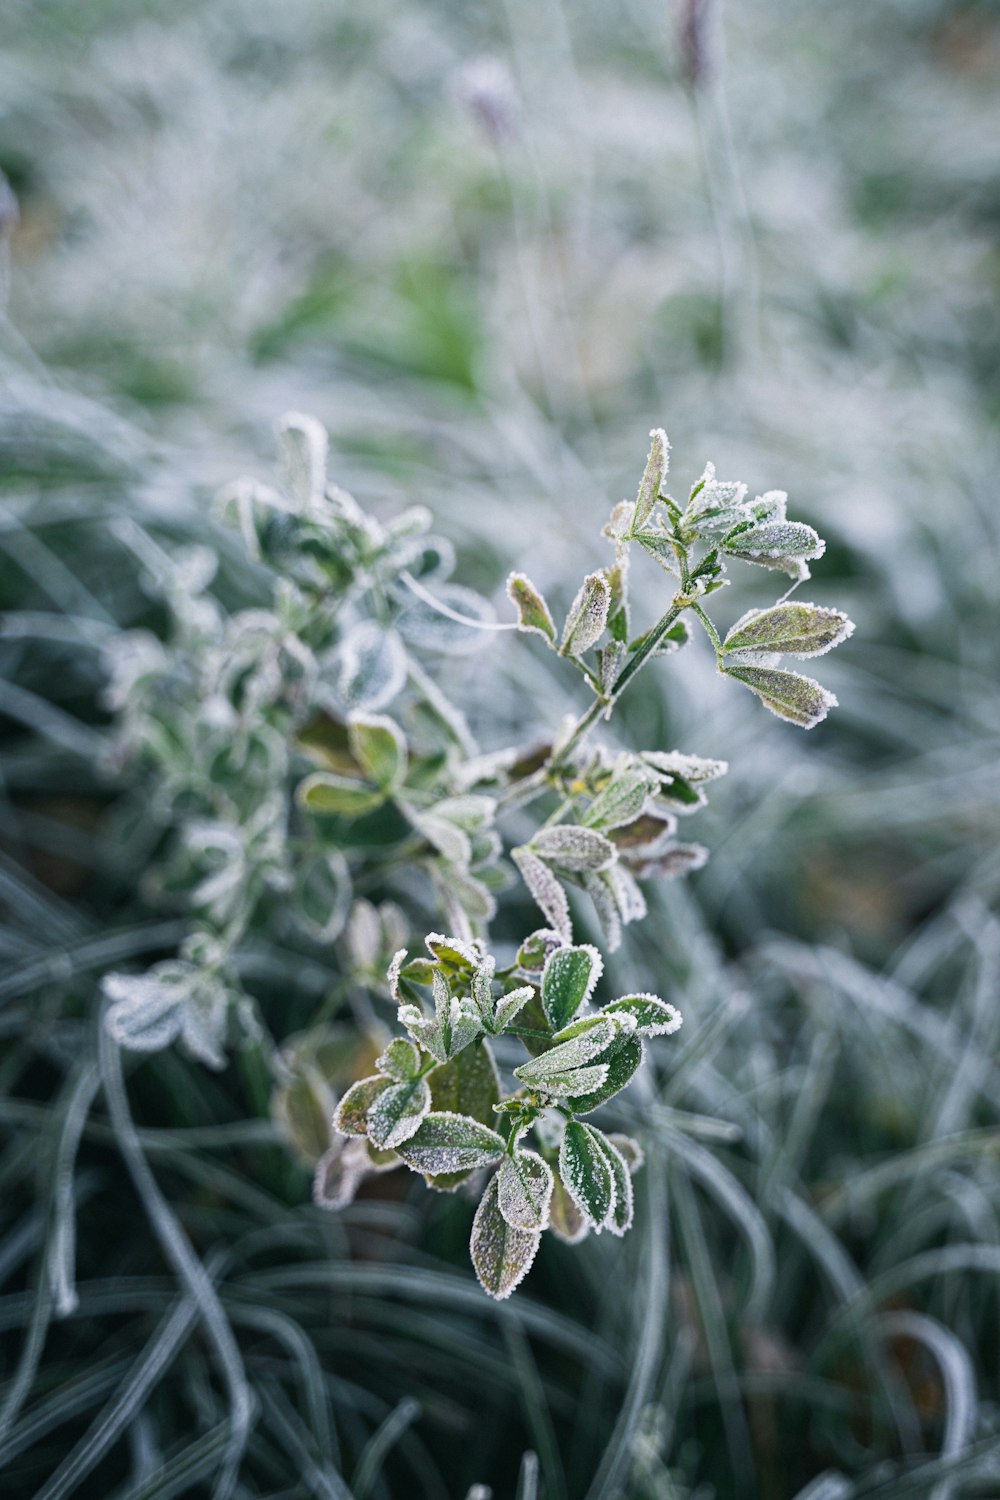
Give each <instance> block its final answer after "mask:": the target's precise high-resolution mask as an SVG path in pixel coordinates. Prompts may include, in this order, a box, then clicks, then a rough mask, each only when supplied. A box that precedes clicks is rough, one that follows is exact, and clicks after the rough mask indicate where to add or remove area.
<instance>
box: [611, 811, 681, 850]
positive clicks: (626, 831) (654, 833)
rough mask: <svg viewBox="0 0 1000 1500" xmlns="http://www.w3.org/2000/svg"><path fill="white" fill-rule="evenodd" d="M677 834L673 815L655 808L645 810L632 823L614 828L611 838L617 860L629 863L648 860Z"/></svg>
mask: <svg viewBox="0 0 1000 1500" xmlns="http://www.w3.org/2000/svg"><path fill="white" fill-rule="evenodd" d="M676 832H677V819H676V818H675V817H674V815H673V813H669V812H667V811H666V810H665V809H660V808H657V809H656V810H655V811H650V810H647V811H646V812H644V813H642V815H641V816H640V817H638V818H636V819H635V820H634V822H632V823H626V824H624V825H623V826H622V827H621V828H616V829H615V830H614V832H613V833H612V835H611V837H612V839H613V840H614V844H615V848H616V849H617V850H618V854H619V858H623V857H624V858H626V859H628V860H630V861H634V860H636V859H648V858H651V857H652V856H653V855H654V854H659V852H660V850H661V849H663V848H664V847H665V845H667V844H668V843H669V842H670V840H671V838H672V837H673V835H674V834H675V833H676Z"/></svg>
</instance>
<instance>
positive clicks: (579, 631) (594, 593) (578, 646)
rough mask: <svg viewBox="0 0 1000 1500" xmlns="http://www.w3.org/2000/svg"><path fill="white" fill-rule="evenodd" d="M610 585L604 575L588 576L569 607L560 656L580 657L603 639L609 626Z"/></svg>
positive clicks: (593, 574) (589, 574) (590, 574)
mask: <svg viewBox="0 0 1000 1500" xmlns="http://www.w3.org/2000/svg"><path fill="white" fill-rule="evenodd" d="M610 607H611V585H610V584H609V582H608V580H607V578H606V577H605V575H604V574H603V573H588V575H587V577H586V578H585V579H584V580H583V583H582V584H581V585H580V589H579V592H578V593H577V596H576V598H575V599H574V600H573V603H572V604H571V605H570V608H569V614H568V615H567V616H566V624H565V625H564V627H563V637H562V644H561V646H560V647H559V654H560V655H561V656H581V655H582V654H583V652H584V651H589V650H590V648H591V646H593V645H595V644H596V643H597V641H599V640H600V638H601V635H602V633H603V631H604V627H605V625H606V624H607V623H608V610H609V609H610Z"/></svg>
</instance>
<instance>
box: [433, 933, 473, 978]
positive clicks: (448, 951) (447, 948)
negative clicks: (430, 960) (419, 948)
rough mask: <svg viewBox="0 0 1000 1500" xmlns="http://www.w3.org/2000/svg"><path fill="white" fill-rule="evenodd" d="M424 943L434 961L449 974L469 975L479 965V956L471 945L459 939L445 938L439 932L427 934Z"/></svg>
mask: <svg viewBox="0 0 1000 1500" xmlns="http://www.w3.org/2000/svg"><path fill="white" fill-rule="evenodd" d="M424 942H425V944H426V946H427V949H428V951H429V952H430V953H433V955H434V958H435V960H436V961H437V962H438V963H439V964H441V965H443V967H444V968H445V969H446V970H448V971H449V972H453V973H456V974H471V973H472V971H473V969H477V968H478V967H479V963H480V955H479V953H478V951H477V950H476V948H475V947H474V946H473V944H472V943H466V942H463V941H462V939H461V938H455V937H445V936H444V935H443V933H440V932H429V933H428V934H427V936H426V937H425V938H424Z"/></svg>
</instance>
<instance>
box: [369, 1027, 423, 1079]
mask: <svg viewBox="0 0 1000 1500" xmlns="http://www.w3.org/2000/svg"><path fill="white" fill-rule="evenodd" d="M375 1066H376V1068H378V1070H379V1072H380V1073H384V1074H385V1076H386V1077H387V1078H391V1079H393V1080H394V1082H396V1083H405V1082H406V1080H407V1079H408V1078H416V1076H417V1074H418V1073H419V1072H420V1053H419V1052H418V1051H417V1049H416V1047H414V1045H413V1043H412V1042H408V1041H407V1040H406V1038H405V1037H402V1036H397V1037H394V1038H393V1040H392V1041H391V1042H390V1043H389V1045H388V1047H386V1049H385V1051H384V1052H383V1053H382V1055H381V1057H379V1058H376V1060H375Z"/></svg>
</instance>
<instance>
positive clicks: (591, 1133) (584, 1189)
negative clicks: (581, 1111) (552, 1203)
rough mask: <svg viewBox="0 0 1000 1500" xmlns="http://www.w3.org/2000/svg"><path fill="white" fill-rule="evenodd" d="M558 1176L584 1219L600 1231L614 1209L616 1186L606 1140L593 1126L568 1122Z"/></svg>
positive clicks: (560, 1154)
mask: <svg viewBox="0 0 1000 1500" xmlns="http://www.w3.org/2000/svg"><path fill="white" fill-rule="evenodd" d="M623 1166H624V1163H623ZM559 1176H560V1178H561V1179H562V1181H563V1184H564V1185H565V1188H566V1191H567V1192H568V1193H569V1195H570V1197H571V1198H572V1200H573V1202H574V1203H575V1204H576V1206H577V1208H578V1209H579V1210H580V1212H581V1213H582V1214H583V1216H584V1218H585V1219H586V1220H587V1222H588V1223H589V1224H591V1225H592V1226H593V1227H594V1228H595V1229H596V1230H598V1231H600V1229H601V1227H602V1226H603V1225H604V1223H605V1221H606V1220H607V1218H608V1216H609V1215H610V1214H611V1213H612V1211H613V1209H614V1206H615V1193H616V1186H615V1174H614V1172H613V1171H612V1168H611V1164H610V1162H609V1159H608V1156H607V1154H606V1152H605V1151H604V1148H603V1137H602V1136H601V1133H600V1131H598V1130H595V1129H594V1127H593V1125H587V1124H585V1123H584V1121H582V1120H570V1121H569V1123H568V1124H567V1126H566V1129H565V1132H564V1133H563V1138H562V1145H561V1146H560V1148H559Z"/></svg>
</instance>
